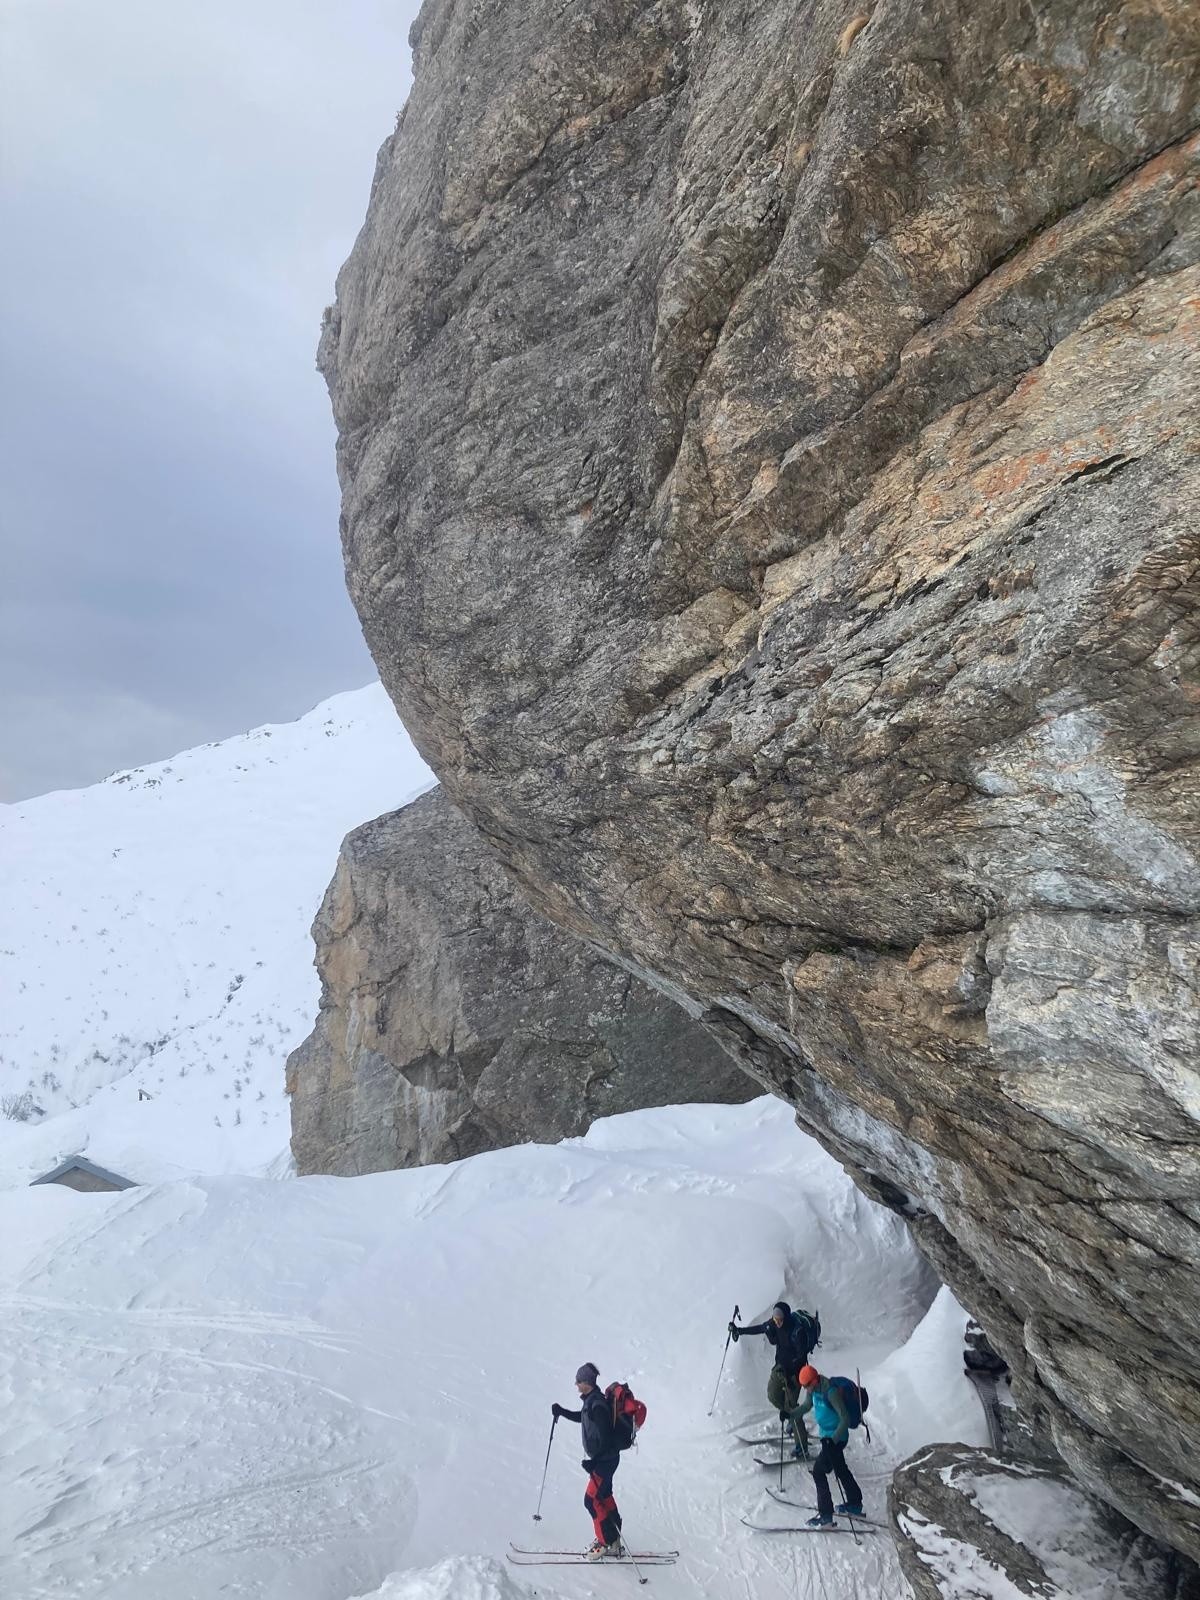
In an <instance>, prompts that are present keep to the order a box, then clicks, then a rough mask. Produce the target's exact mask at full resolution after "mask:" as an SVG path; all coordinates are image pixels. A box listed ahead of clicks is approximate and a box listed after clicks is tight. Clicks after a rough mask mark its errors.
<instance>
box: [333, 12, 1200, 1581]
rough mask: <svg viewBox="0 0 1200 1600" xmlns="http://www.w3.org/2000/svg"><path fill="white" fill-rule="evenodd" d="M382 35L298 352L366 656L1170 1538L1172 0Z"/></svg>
mask: <svg viewBox="0 0 1200 1600" xmlns="http://www.w3.org/2000/svg"><path fill="white" fill-rule="evenodd" d="M413 38H414V45H415V83H414V88H413V91H412V94H411V97H410V99H409V101H408V104H407V106H406V107H405V110H404V113H403V115H402V117H401V119H400V123H399V126H398V128H397V130H396V132H395V134H394V135H393V137H391V138H389V139H388V140H387V142H386V143H385V144H384V146H383V148H382V150H381V152H380V156H379V160H378V165H377V168H376V173H375V181H374V185H373V188H372V193H371V199H370V206H369V210H368V214H367V219H366V222H365V225H364V227H363V230H362V232H361V234H360V236H359V238H358V241H357V243H356V244H355V247H354V251H353V253H352V255H351V257H350V259H349V261H348V262H347V264H346V266H345V268H344V269H343V271H342V273H341V275H340V277H339V280H338V293H337V303H336V305H335V306H333V307H332V308H331V310H330V312H329V314H328V316H327V319H326V324H325V328H324V331H323V335H322V341H321V351H320V361H321V364H322V368H323V370H324V372H325V374H326V377H327V379H328V382H329V385H330V390H331V394H332V397H333V403H334V409H335V414H336V418H337V423H338V429H339V445H338V462H339V472H340V477H341V482H342V489H343V542H344V550H345V558H346V569H347V575H348V582H349V587H350V591H351V594H352V597H353V599H354V602H355V604H356V606H357V608H358V611H359V614H360V616H361V618H362V621H363V626H364V630H365V633H366V636H367V639H368V642H369V644H370V647H371V650H372V652H373V654H374V657H375V660H376V661H377V663H378V665H379V669H380V673H381V676H382V678H383V681H384V683H385V684H386V686H387V688H388V690H389V692H390V693H391V695H392V697H393V699H394V700H395V702H396V705H397V707H398V708H399V710H400V712H401V714H402V715H403V717H404V720H405V722H406V724H407V726H408V727H409V729H410V731H411V732H412V733H413V736H414V738H415V739H416V741H417V744H418V745H419V747H420V749H421V751H422V754H423V755H424V756H425V758H426V759H427V760H428V761H429V762H430V764H431V765H432V766H433V768H434V769H435V770H436V771H437V773H438V775H439V777H440V779H441V780H442V783H443V785H444V787H445V789H446V791H447V793H448V795H449V797H450V798H451V799H452V800H453V801H454V803H455V804H456V805H457V806H459V807H460V808H461V809H462V810H464V811H465V812H466V814H467V815H468V816H469V817H470V818H471V819H472V820H473V821H474V822H475V823H476V824H477V825H478V826H479V828H480V829H481V831H482V833H483V835H484V837H485V838H486V841H487V844H488V847H489V849H491V850H492V851H494V852H495V854H496V855H497V856H498V858H499V859H501V860H502V861H503V862H504V863H505V864H506V866H507V867H508V868H509V869H510V870H511V871H512V872H513V873H514V874H515V876H516V877H517V879H518V880H519V881H520V883H521V885H522V888H523V892H524V893H525V895H526V896H527V897H528V899H529V900H530V902H531V903H532V904H534V905H535V906H536V907H537V908H538V909H540V910H541V911H542V912H543V913H544V914H545V915H546V916H548V917H549V918H551V919H552V920H553V921H554V922H555V923H557V924H558V925H559V926H560V927H561V928H563V929H564V930H567V931H570V932H572V933H574V934H575V935H577V936H580V937H582V938H585V939H587V940H590V941H592V942H594V943H595V944H597V945H601V946H603V947H605V948H607V949H609V950H611V951H612V952H614V953H615V954H616V955H617V956H618V957H619V958H620V959H621V960H622V961H623V962H624V963H625V964H626V965H627V966H629V967H631V968H633V969H636V970H640V971H642V972H644V973H646V974H648V975H649V974H653V975H654V977H655V980H656V981H659V982H662V983H663V984H665V985H666V986H667V987H668V988H669V989H670V991H671V992H672V993H679V994H682V995H684V996H686V1001H687V1004H688V1006H689V1008H690V1009H691V1010H692V1011H693V1012H694V1013H696V1014H700V1015H702V1016H703V1017H704V1019H705V1021H706V1023H707V1025H708V1026H709V1027H710V1028H711V1029H712V1030H713V1031H714V1033H716V1034H717V1035H718V1036H719V1037H720V1038H721V1039H722V1040H723V1041H724V1042H725V1044H726V1046H727V1048H729V1049H730V1050H731V1051H733V1052H734V1053H736V1055H737V1057H738V1059H739V1060H740V1061H741V1062H742V1063H743V1064H744V1066H745V1067H746V1068H747V1070H748V1071H750V1072H751V1073H752V1074H754V1076H755V1077H756V1078H757V1079H758V1081H759V1082H760V1083H762V1084H764V1085H766V1086H767V1087H769V1088H770V1089H772V1090H773V1091H775V1092H776V1093H778V1094H780V1095H783V1096H785V1097H786V1098H787V1099H789V1100H790V1101H791V1102H792V1103H793V1104H794V1106H795V1107H796V1111H797V1115H798V1117H799V1118H800V1121H801V1122H802V1124H803V1125H804V1126H805V1127H806V1128H808V1129H810V1130H811V1131H812V1132H814V1133H815V1134H816V1135H817V1136H818V1137H819V1138H820V1139H821V1140H822V1141H823V1142H824V1143H825V1145H826V1146H827V1147H828V1148H829V1149H830V1150H832V1151H833V1152H835V1153H836V1154H837V1155H838V1157H839V1158H840V1159H841V1160H842V1161H843V1162H844V1163H845V1165H846V1167H847V1169H848V1170H849V1171H850V1172H851V1173H852V1174H853V1175H854V1176H855V1177H856V1178H857V1180H858V1181H859V1182H860V1183H861V1184H862V1186H863V1187H864V1188H865V1189H866V1190H867V1192H868V1193H870V1194H872V1195H874V1196H875V1197H876V1198H878V1199H881V1200H883V1201H885V1202H886V1203H888V1204H890V1205H892V1206H894V1207H896V1208H897V1209H899V1210H901V1211H902V1212H903V1213H904V1214H905V1215H906V1216H908V1217H909V1218H910V1220H911V1223H912V1226H913V1229H914V1231H915V1233H916V1235H917V1237H918V1239H919V1240H920V1242H921V1244H922V1247H923V1248H924V1250H925V1251H926V1252H927V1254H928V1256H929V1257H930V1259H931V1260H932V1261H933V1263H934V1264H935V1265H936V1266H937V1267H938V1269H939V1270H940V1272H941V1274H942V1276H943V1277H944V1278H945V1279H946V1280H947V1281H948V1282H949V1283H950V1284H951V1286H952V1287H953V1289H954V1292H955V1293H956V1295H957V1296H958V1297H959V1299H960V1300H961V1301H962V1303H963V1304H964V1305H966V1306H967V1307H968V1308H969V1309H970V1311H971V1312H972V1313H973V1314H974V1315H975V1316H976V1317H977V1318H978V1319H979V1321H980V1322H981V1323H982V1324H983V1326H984V1327H985V1328H986V1329H987V1331H988V1334H989V1335H990V1337H991V1339H992V1341H993V1343H994V1344H995V1345H996V1346H997V1348H998V1349H999V1350H1000V1351H1001V1352H1002V1353H1003V1355H1004V1356H1005V1358H1006V1359H1007V1360H1008V1362H1009V1363H1010V1365H1011V1367H1012V1371H1013V1379H1014V1384H1013V1386H1014V1393H1015V1395H1016V1397H1017V1400H1018V1403H1019V1405H1020V1407H1021V1409H1022V1411H1023V1412H1024V1413H1025V1415H1026V1416H1027V1417H1028V1418H1030V1419H1031V1420H1032V1421H1033V1422H1034V1423H1035V1425H1036V1426H1037V1428H1038V1430H1039V1432H1040V1434H1041V1435H1042V1436H1043V1437H1044V1438H1045V1439H1046V1440H1047V1441H1048V1442H1049V1443H1052V1444H1053V1446H1054V1447H1055V1449H1056V1450H1057V1451H1058V1453H1059V1455H1060V1456H1061V1457H1062V1459H1063V1460H1064V1461H1065V1462H1066V1463H1067V1464H1068V1465H1069V1467H1070V1469H1071V1471H1072V1472H1073V1473H1074V1474H1075V1475H1076V1477H1077V1478H1078V1480H1079V1481H1080V1483H1081V1484H1083V1485H1084V1486H1085V1487H1086V1488H1087V1489H1088V1490H1089V1491H1090V1492H1091V1493H1093V1494H1096V1495H1098V1496H1101V1497H1104V1498H1107V1499H1108V1500H1109V1501H1110V1502H1111V1503H1112V1504H1114V1505H1115V1506H1116V1507H1117V1508H1118V1509H1120V1510H1121V1511H1123V1512H1124V1513H1125V1514H1126V1515H1127V1516H1128V1517H1129V1518H1130V1519H1131V1520H1133V1521H1134V1522H1135V1523H1137V1525H1138V1526H1140V1527H1141V1528H1143V1529H1144V1530H1146V1531H1147V1532H1150V1533H1153V1534H1156V1535H1158V1536H1160V1537H1162V1538H1163V1539H1166V1540H1168V1541H1171V1542H1173V1543H1174V1544H1175V1545H1177V1546H1178V1547H1179V1548H1180V1549H1182V1550H1187V1551H1190V1552H1191V1553H1192V1555H1194V1556H1195V1555H1200V1381H1198V1377H1197V1367H1196V1351H1197V1350H1198V1349H1200V1291H1198V1287H1197V1285H1198V1281H1200V1277H1198V1272H1197V1268H1198V1266H1200V1162H1198V1156H1200V1130H1198V1125H1197V1124H1198V1118H1200V1077H1198V1076H1197V1056H1198V1052H1200V997H1198V996H1200V858H1198V857H1200V765H1198V761H1200V716H1198V713H1200V672H1198V642H1197V641H1198V633H1200V627H1198V623H1200V583H1198V572H1200V549H1198V543H1197V525H1196V507H1197V505H1198V504H1200V425H1198V420H1197V412H1198V400H1200V360H1198V359H1197V350H1198V344H1200V320H1198V308H1200V269H1198V267H1197V261H1198V259H1200V203H1198V199H1197V169H1198V154H1197V151H1198V141H1197V137H1196V132H1195V130H1196V127H1197V123H1198V122H1200V113H1198V101H1197V84H1198V81H1200V0H1124V3H1122V0H1042V3H1039V4H1037V5H1029V4H1024V3H1017V0H989V3H983V4H981V3H979V0H969V3H968V0H932V3H931V0H877V3H875V4H869V3H868V4H863V5H858V4H853V5H852V4H844V3H841V0H805V3H801V0H754V3H731V4H720V5H718V4H710V3H696V0H592V3H590V4H587V5H578V6H569V7H564V6H562V5H560V4H558V3H557V0H519V3H517V0H507V3H501V0H473V3H470V4H468V3H467V0H430V3H428V4H427V5H426V6H425V8H424V10H423V11H422V13H421V16H420V18H419V20H418V22H417V24H416V27H415V29H414V34H413ZM1148 1393H1152V1394H1153V1397H1154V1398H1153V1403H1148V1400H1147V1395H1148ZM1176 1486H1178V1487H1176Z"/></svg>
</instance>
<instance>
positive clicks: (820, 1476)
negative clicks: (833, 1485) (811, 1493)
mask: <svg viewBox="0 0 1200 1600" xmlns="http://www.w3.org/2000/svg"><path fill="white" fill-rule="evenodd" d="M832 1465H833V1461H832V1456H831V1452H830V1441H829V1440H828V1439H822V1440H821V1448H820V1449H819V1450H818V1451H817V1459H816V1460H815V1461H814V1462H813V1464H812V1475H813V1486H814V1488H815V1489H816V1491H817V1513H818V1515H819V1516H821V1517H832V1516H833V1496H832V1495H831V1494H830V1492H829V1469H830V1467H831V1466H832Z"/></svg>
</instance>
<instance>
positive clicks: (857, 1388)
mask: <svg viewBox="0 0 1200 1600" xmlns="http://www.w3.org/2000/svg"><path fill="white" fill-rule="evenodd" d="M858 1379H859V1371H858V1368H857V1367H855V1369H854V1398H855V1399H856V1400H857V1401H858V1420H859V1421H860V1422H861V1423H862V1429H863V1432H864V1433H865V1434H866V1436H867V1443H868V1444H870V1442H871V1424H870V1423H869V1422H868V1421H867V1419H866V1417H864V1416H863V1408H862V1384H861V1383H860V1382H859V1381H858Z"/></svg>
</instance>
